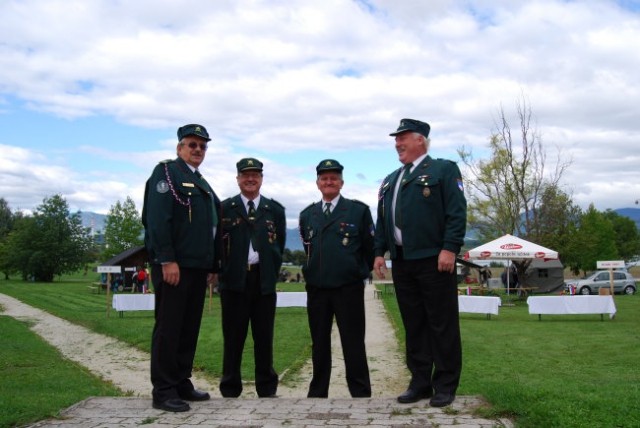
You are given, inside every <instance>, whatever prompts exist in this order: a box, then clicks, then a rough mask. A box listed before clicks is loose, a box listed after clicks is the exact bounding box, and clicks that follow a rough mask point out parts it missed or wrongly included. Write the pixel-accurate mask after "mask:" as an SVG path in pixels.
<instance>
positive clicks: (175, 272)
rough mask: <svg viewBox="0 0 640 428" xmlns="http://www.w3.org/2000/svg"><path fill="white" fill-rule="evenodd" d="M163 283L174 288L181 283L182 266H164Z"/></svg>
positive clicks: (169, 264) (176, 264) (172, 264)
mask: <svg viewBox="0 0 640 428" xmlns="http://www.w3.org/2000/svg"><path fill="white" fill-rule="evenodd" d="M162 281H164V282H166V283H167V284H169V285H173V286H174V287H175V286H177V285H178V283H179V282H180V266H178V263H176V262H170V263H165V264H163V265H162Z"/></svg>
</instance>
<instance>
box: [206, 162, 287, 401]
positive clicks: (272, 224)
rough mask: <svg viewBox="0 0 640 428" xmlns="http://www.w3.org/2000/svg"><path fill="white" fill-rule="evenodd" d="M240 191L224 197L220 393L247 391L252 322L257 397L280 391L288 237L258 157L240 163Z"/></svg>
mask: <svg viewBox="0 0 640 428" xmlns="http://www.w3.org/2000/svg"><path fill="white" fill-rule="evenodd" d="M236 168H237V170H238V175H237V177H236V180H237V182H238V187H239V188H240V194H238V195H236V196H233V197H231V198H229V199H227V200H225V201H223V202H222V212H223V215H224V217H223V218H222V231H221V233H222V243H223V254H224V268H223V270H222V272H220V285H219V289H220V304H221V306H222V333H223V335H224V358H223V365H222V378H221V379H220V393H221V394H222V396H223V397H233V398H235V397H238V396H240V394H241V393H242V374H241V363H242V352H243V350H244V344H245V341H246V339H247V333H248V331H249V323H251V335H252V337H253V355H254V361H255V379H256V381H255V388H256V393H257V394H258V397H261V398H269V397H275V396H276V391H277V388H278V374H277V373H276V372H275V370H274V368H273V326H274V321H275V315H276V282H277V281H278V274H279V273H280V267H281V266H282V253H283V252H284V246H285V240H286V231H287V226H286V219H285V214H284V212H285V211H284V207H283V206H282V205H280V203H278V202H277V201H275V200H273V199H270V198H267V197H265V196H264V195H262V194H261V193H260V188H261V187H262V178H263V177H262V168H263V164H262V162H260V161H259V160H258V159H255V158H244V159H240V161H238V163H237V164H236Z"/></svg>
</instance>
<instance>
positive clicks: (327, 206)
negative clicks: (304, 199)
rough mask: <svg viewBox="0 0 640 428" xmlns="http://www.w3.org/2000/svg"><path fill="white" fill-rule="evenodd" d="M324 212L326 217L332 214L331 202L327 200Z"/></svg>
mask: <svg viewBox="0 0 640 428" xmlns="http://www.w3.org/2000/svg"><path fill="white" fill-rule="evenodd" d="M323 213H324V216H325V217H329V215H330V214H331V202H325V204H324V211H323Z"/></svg>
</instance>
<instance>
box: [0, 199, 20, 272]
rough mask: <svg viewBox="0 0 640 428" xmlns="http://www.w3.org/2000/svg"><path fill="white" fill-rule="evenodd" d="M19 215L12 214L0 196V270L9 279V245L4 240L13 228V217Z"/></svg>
mask: <svg viewBox="0 0 640 428" xmlns="http://www.w3.org/2000/svg"><path fill="white" fill-rule="evenodd" d="M20 215H21V214H20V213H18V214H16V215H14V214H13V213H12V212H11V208H9V204H8V203H7V201H6V200H5V199H4V198H0V271H2V272H3V273H4V277H5V279H9V275H10V274H11V273H13V272H12V271H11V269H10V267H9V265H8V263H7V257H8V251H9V246H8V245H7V244H6V241H7V237H8V236H9V232H11V230H12V229H13V224H14V222H15V218H16V217H18V216H20Z"/></svg>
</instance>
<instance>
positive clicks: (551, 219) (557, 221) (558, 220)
mask: <svg viewBox="0 0 640 428" xmlns="http://www.w3.org/2000/svg"><path fill="white" fill-rule="evenodd" d="M581 217H582V210H581V209H580V207H579V206H577V205H575V204H574V203H573V201H572V200H571V197H570V196H569V195H568V194H566V193H565V192H563V191H562V190H560V189H559V188H558V187H557V186H548V187H547V188H546V189H545V190H544V191H543V193H542V199H541V204H540V208H539V210H538V218H539V222H540V224H539V227H538V229H537V237H536V238H535V239H536V242H537V243H539V244H540V245H542V246H544V247H547V248H552V249H554V250H556V251H558V252H559V253H560V256H561V258H562V260H563V262H564V263H565V264H567V265H569V264H571V263H574V262H576V261H577V257H578V254H573V253H572V252H571V251H570V248H571V241H572V239H573V237H574V236H576V232H577V230H578V227H579V224H580V218H581Z"/></svg>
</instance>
